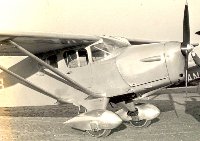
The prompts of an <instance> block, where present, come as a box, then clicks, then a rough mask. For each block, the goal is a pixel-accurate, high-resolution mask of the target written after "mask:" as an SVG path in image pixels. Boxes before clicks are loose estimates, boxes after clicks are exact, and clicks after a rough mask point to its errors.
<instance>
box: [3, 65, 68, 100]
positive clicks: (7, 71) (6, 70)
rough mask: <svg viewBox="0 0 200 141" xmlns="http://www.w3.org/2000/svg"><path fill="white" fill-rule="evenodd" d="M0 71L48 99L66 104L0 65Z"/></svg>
mask: <svg viewBox="0 0 200 141" xmlns="http://www.w3.org/2000/svg"><path fill="white" fill-rule="evenodd" d="M0 69H1V70H2V71H4V72H6V73H8V74H10V75H12V76H13V77H15V78H17V79H19V80H20V81H22V82H24V83H26V84H27V85H29V86H30V88H33V89H34V90H36V91H39V92H41V93H43V94H44V95H46V96H49V97H51V98H53V99H56V100H57V101H58V102H59V103H66V102H65V101H63V100H62V99H60V98H59V97H56V96H55V95H53V94H51V93H49V92H47V91H46V90H44V89H42V88H40V87H38V86H36V85H35V84H33V83H31V82H30V81H28V80H26V79H24V78H23V77H21V76H19V75H17V74H15V73H14V72H12V71H10V70H8V69H7V68H4V67H3V66H1V65H0Z"/></svg>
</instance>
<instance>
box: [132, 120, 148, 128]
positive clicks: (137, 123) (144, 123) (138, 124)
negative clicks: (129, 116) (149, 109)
mask: <svg viewBox="0 0 200 141" xmlns="http://www.w3.org/2000/svg"><path fill="white" fill-rule="evenodd" d="M130 124H131V125H132V126H133V127H136V128H145V127H148V126H149V125H150V124H151V120H146V119H143V120H139V121H133V120H132V121H130Z"/></svg>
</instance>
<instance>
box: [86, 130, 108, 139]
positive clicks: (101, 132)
mask: <svg viewBox="0 0 200 141" xmlns="http://www.w3.org/2000/svg"><path fill="white" fill-rule="evenodd" d="M86 132H87V133H88V134H89V135H91V136H93V137H97V138H99V137H106V136H108V135H109V134H110V132H111V129H101V130H87V131H86Z"/></svg>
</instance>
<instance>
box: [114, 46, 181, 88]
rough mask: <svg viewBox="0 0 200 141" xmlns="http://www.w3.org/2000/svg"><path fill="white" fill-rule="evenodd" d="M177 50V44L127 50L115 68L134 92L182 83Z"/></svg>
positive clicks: (178, 47)
mask: <svg viewBox="0 0 200 141" xmlns="http://www.w3.org/2000/svg"><path fill="white" fill-rule="evenodd" d="M180 46H181V43H180V42H168V43H156V44H149V45H139V46H130V47H128V48H126V49H125V50H124V52H122V54H121V55H120V56H118V57H117V58H116V64H117V67H118V69H119V72H120V74H121V76H122V77H123V79H124V80H125V81H126V82H127V83H128V84H129V85H130V86H131V87H132V89H133V92H141V91H144V92H147V91H150V90H153V89H156V88H160V87H163V86H167V85H169V84H171V83H173V82H176V81H178V80H183V75H180V74H184V56H183V54H182V53H181V48H180Z"/></svg>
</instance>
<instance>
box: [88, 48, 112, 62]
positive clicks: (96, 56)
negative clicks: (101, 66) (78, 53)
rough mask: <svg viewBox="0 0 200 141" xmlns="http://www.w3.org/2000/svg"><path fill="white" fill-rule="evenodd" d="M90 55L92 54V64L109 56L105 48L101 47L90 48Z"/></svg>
mask: <svg viewBox="0 0 200 141" xmlns="http://www.w3.org/2000/svg"><path fill="white" fill-rule="evenodd" d="M91 53H92V61H93V62H95V61H99V60H102V59H104V58H106V57H107V56H108V55H110V54H111V53H110V52H109V51H108V49H107V48H103V47H101V48H100V47H95V46H92V47H91Z"/></svg>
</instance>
